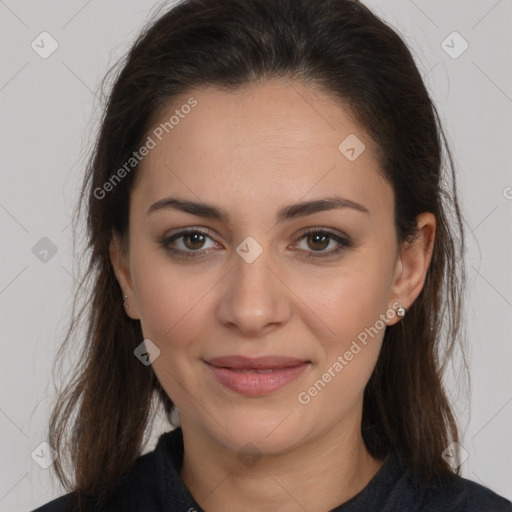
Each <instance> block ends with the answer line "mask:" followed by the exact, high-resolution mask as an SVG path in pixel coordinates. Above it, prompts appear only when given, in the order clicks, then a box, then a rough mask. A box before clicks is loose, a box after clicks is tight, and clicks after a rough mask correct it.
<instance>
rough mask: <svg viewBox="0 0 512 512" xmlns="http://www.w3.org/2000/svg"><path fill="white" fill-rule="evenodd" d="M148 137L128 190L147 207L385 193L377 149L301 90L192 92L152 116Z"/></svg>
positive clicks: (346, 116)
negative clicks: (179, 199)
mask: <svg viewBox="0 0 512 512" xmlns="http://www.w3.org/2000/svg"><path fill="white" fill-rule="evenodd" d="M190 105H194V106H193V107H190ZM148 136H149V137H151V139H152V140H153V142H154V147H153V148H152V149H151V150H150V151H149V153H148V155H147V156H146V157H145V158H144V159H143V161H142V162H141V165H139V168H138V170H137V173H139V176H138V182H137V184H136V189H138V192H139V195H141V196H143V198H145V202H146V204H147V203H148V202H150V201H156V200H158V199H160V198H162V197H163V194H164V193H165V192H168V193H169V195H171V194H172V195H175V194H176V192H177V191H178V192H183V194H184V195H186V196H188V197H191V198H192V197H193V198H194V199H197V198H201V199H206V198H208V199H211V198H212V197H215V198H217V199H218V200H219V201H220V200H222V199H225V200H226V201H228V202H229V201H232V199H233V193H235V192H237V193H238V197H239V198H240V200H241V201H242V200H243V199H244V198H245V200H248V199H255V198H256V196H259V195H264V196H265V197H267V198H271V197H275V198H276V200H278V199H279V198H280V199H281V202H283V200H284V199H285V198H286V197H288V198H289V200H290V201H296V200H297V199H300V198H303V197H304V196H305V195H306V194H308V193H309V192H311V193H314V192H315V190H316V191H318V192H321V190H324V191H329V192H333V191H334V190H333V189H336V191H339V192H340V193H343V192H346V194H352V195H353V196H354V197H353V199H354V200H355V201H360V202H362V200H363V199H365V200H366V201H372V202H375V200H376V197H370V196H372V193H371V192H373V193H374V194H373V195H375V193H377V195H383V194H384V196H385V195H386V194H388V195H389V186H388V184H387V182H384V180H383V179H382V177H381V173H380V169H379V166H378V163H377V159H376V156H375V155H376V145H375V143H374V142H373V141H372V140H371V139H370V137H369V136H368V135H367V134H366V133H365V132H364V131H363V130H362V129H361V128H360V126H359V125H358V123H357V122H356V121H355V120H354V118H353V116H352V115H351V112H350V110H349V109H348V108H347V107H346V106H344V105H343V103H342V102H341V101H339V100H336V99H335V98H334V97H333V96H332V95H330V94H327V93H325V92H322V91H320V90H319V89H316V88H312V87H310V86H306V85H304V84H303V83H301V82H296V81H294V82H292V81H289V80H272V81H268V82H262V83H256V84H250V85H247V86H244V87H242V88H240V89H237V90H229V91H228V90H222V89H220V88H216V87H213V86H210V87H205V88H203V89H191V90H190V91H188V92H186V93H185V94H182V95H180V96H179V97H175V98H174V99H173V100H172V102H170V103H169V104H168V105H166V107H165V108H163V109H161V110H160V111H159V112H158V114H157V115H155V116H154V117H153V120H152V124H151V128H150V130H149V131H148ZM346 141H348V142H346ZM347 149H348V150H349V152H348V153H347V152H346V151H347ZM352 150H353V151H352ZM354 152H355V156H356V157H357V158H355V159H354V158H353V156H354ZM349 157H350V158H349ZM194 196H195V197H194ZM377 199H378V198H377ZM382 199H383V200H386V197H383V198H382ZM387 199H389V198H387Z"/></svg>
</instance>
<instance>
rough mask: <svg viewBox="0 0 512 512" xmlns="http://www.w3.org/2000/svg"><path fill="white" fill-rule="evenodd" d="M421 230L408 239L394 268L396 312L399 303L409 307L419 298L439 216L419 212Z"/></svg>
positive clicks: (392, 322) (395, 318) (418, 218)
mask: <svg viewBox="0 0 512 512" xmlns="http://www.w3.org/2000/svg"><path fill="white" fill-rule="evenodd" d="M416 225H417V227H418V233H417V236H416V238H415V239H414V240H413V241H412V242H405V243H404V244H403V246H402V248H401V250H400V257H399V259H398V261H397V264H396V267H395V278H394V282H393V288H392V294H391V297H390V299H391V301H392V304H393V306H390V308H391V309H393V310H394V311H395V313H396V309H397V303H400V304H401V305H402V306H403V307H404V308H405V309H406V310H407V309H408V308H410V307H411V304H412V303H413V302H414V301H415V300H416V298H417V297H418V295H419V294H420V292H421V290H422V289H423V285H424V284H425V278H426V275H427V270H428V268H429V265H430V261H431V259H432V252H433V249H434V240H435V232H436V218H435V216H434V214H432V213H430V212H424V213H421V214H420V215H418V217H417V219H416ZM399 320H400V318H399V317H398V316H396V314H395V316H394V317H393V318H392V319H391V320H389V321H388V325H393V324H395V323H397V322H398V321H399Z"/></svg>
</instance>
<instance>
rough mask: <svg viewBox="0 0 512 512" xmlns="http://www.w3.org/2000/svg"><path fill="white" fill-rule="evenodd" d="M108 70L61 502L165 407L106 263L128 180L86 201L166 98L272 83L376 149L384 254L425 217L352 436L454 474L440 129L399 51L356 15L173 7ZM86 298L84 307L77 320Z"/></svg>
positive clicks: (54, 441)
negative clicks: (407, 295)
mask: <svg viewBox="0 0 512 512" xmlns="http://www.w3.org/2000/svg"><path fill="white" fill-rule="evenodd" d="M119 65H120V66H122V68H121V70H120V72H118V73H117V77H116V78H115V81H114V84H113V86H112V88H111V92H110V94H109V97H108V102H107V105H106V107H105V109H104V111H103V117H102V120H101V127H100V130H99V135H98V138H97V140H96V143H95V146H94V150H93V152H92V156H91V158H90V160H89V162H88V165H87V168H86V172H85V178H84V182H83V186H82V189H81V194H80V200H79V205H78V208H77V212H78V215H76V217H75V221H74V222H75V225H76V224H77V223H78V222H79V216H80V215H79V212H80V210H82V206H83V205H84V206H85V208H83V210H84V211H85V212H86V215H87V249H88V251H87V254H88V258H89V259H88V265H87V268H86V271H85V274H84V276H83V278H82V280H81V283H80V285H79V288H78V290H77V292H76V295H75V300H74V302H73V313H72V319H71V323H70V325H69V327H68V329H67V332H66V335H65V338H64V340H63V344H62V346H61V348H60V350H59V357H62V355H63V353H64V350H65V349H66V348H69V347H70V346H73V347H76V338H77V337H78V336H77V335H76V331H77V329H78V325H79V323H80V321H81V320H83V319H84V318H85V322H86V326H87V328H86V333H85V340H84V344H83V347H82V348H81V350H82V352H81V354H80V357H79V358H78V364H77V366H76V367H74V368H73V378H72V379H71V380H70V381H69V382H68V383H67V384H66V386H65V387H64V388H63V389H62V390H61V393H60V396H59V398H58V401H57V403H56V405H55V408H54V410H53V413H52V416H51V419H50V435H49V441H50V444H51V445H52V447H53V448H54V449H55V450H56V451H57V453H58V454H59V457H58V458H57V460H56V461H55V463H54V469H55V471H56V474H57V476H58V478H59V479H60V481H61V483H62V484H63V485H64V487H65V488H66V489H67V490H69V491H73V492H74V494H76V495H78V496H103V495H106V493H107V491H108V489H109V488H111V487H112V486H113V485H114V483H115V482H116V481H118V480H119V479H120V478H121V476H122V475H123V474H125V473H126V472H127V471H128V470H129V469H130V467H131V466H132V465H133V463H134V461H135V460H136V458H137V457H138V456H139V455H140V454H141V453H142V450H143V447H144V439H145V435H146V433H147V429H148V428H149V425H150V423H151V418H153V417H154V416H153V414H154V410H155V409H154V408H155V407H163V410H165V413H166V416H167V419H169V422H170V425H172V421H171V414H172V412H173V403H172V401H171V399H170V398H169V397H168V396H167V394H166V393H165V392H164V391H163V389H162V387H161V386H160V384H159V382H158V380H157V378H156V376H155V374H154V371H153V369H152V367H151V366H144V365H143V364H141V363H140V361H139V360H138V359H137V358H136V357H135V356H134V353H133V352H134V349H135V348H136V347H137V346H138V345H139V344H140V343H141V341H142V339H143V333H142V330H141V326H140V322H139V321H135V320H132V319H130V318H129V317H128V316H127V315H126V312H125V309H124V307H123V302H122V300H121V297H122V291H121V289H120V287H119V284H118V281H117V279H116V276H115V274H114V271H113V267H112V264H111V261H110V257H109V244H110V242H111V240H112V236H113V234H116V235H119V237H120V239H121V240H122V241H123V242H124V245H123V247H124V249H123V250H126V240H127V236H128V218H129V217H128V213H129V205H130V204H129V194H130V190H131V189H132V187H133V184H134V180H135V175H136V173H137V167H135V168H134V170H133V171H132V172H130V173H128V174H127V175H126V176H125V177H124V178H123V179H122V180H119V183H117V184H116V185H115V186H114V187H113V189H112V190H111V191H110V192H109V193H108V194H105V195H104V197H103V198H101V199H99V198H98V197H97V195H98V194H97V193H96V194H95V191H97V189H98V188H101V187H102V186H103V185H104V183H106V182H107V181H109V180H110V179H111V178H112V176H113V174H114V173H115V172H116V170H118V169H119V168H121V167H122V166H123V165H124V164H125V163H126V162H127V161H128V160H129V159H130V157H131V156H132V154H133V152H134V151H136V150H137V149H139V148H140V146H141V144H142V143H143V141H144V140H145V137H146V136H147V134H148V133H149V130H151V127H152V122H153V120H154V119H155V115H157V114H158V112H160V110H161V109H162V108H163V107H165V106H166V105H168V104H169V102H170V101H172V100H173V98H175V97H176V96H177V95H178V94H183V93H187V92H188V91H192V90H193V89H194V88H200V87H207V86H214V87H219V88H222V89H224V90H227V91H232V90H234V91H236V90H239V89H240V88H241V87H242V86H244V85H250V84H256V83H261V82H264V81H265V80H270V79H272V78H284V79H294V80H300V81H302V83H304V84H306V85H309V86H310V87H316V88H318V89H319V90H322V91H325V92H326V93H328V94H329V95H330V96H331V97H332V98H334V99H336V100H339V101H342V102H343V103H344V104H345V105H347V106H348V108H349V109H350V111H351V113H352V114H353V116H354V118H355V120H356V121H357V122H358V123H359V125H360V126H361V127H362V129H363V130H364V131H365V132H366V133H367V134H368V135H369V136H370V137H371V138H372V139H373V141H375V143H376V146H377V150H378V151H377V152H378V160H379V171H380V172H381V173H382V175H383V176H384V177H385V179H386V180H387V181H388V182H389V183H390V184H391V186H392V189H393V191H394V202H395V205H394V206H395V213H394V222H395V227H396V233H397V240H398V242H399V243H405V242H408V241H409V242H410V241H412V240H414V237H415V236H416V235H417V225H416V219H417V216H418V215H419V214H420V213H422V212H431V213H433V214H434V215H435V218H436V221H437V224H436V236H435V242H434V247H433V255H432V259H431V263H430V266H429V268H428V270H427V274H426V280H425V283H424V286H423V289H422V291H421V293H420V295H419V296H418V298H417V299H416V301H415V302H414V303H413V304H412V305H411V306H410V308H409V309H408V312H407V315H406V317H405V318H404V319H403V320H402V321H401V322H399V323H398V324H395V325H393V326H387V327H386V330H385V334H384V339H383V344H382V348H381V352H380V355H379V359H378V361H377V363H376V367H375V369H374V371H373V373H372V375H371V378H370V380H369V382H368V384H367V386H366V388H365V392H364V399H363V413H362V424H361V431H362V436H363V439H364V442H365V445H366V447H367V449H368V451H369V452H370V453H371V454H372V455H373V456H375V457H377V458H384V457H385V456H386V455H387V454H388V453H390V452H396V453H397V454H398V455H399V456H400V457H401V459H403V460H405V461H407V463H408V464H409V465H410V468H411V471H412V473H413V474H414V475H417V476H418V478H421V479H422V480H423V481H426V482H427V481H431V480H432V479H435V478H439V477H440V476H441V475H445V474H448V473H451V474H453V471H452V470H451V468H450V467H449V466H448V465H447V463H446V462H445V461H444V459H443V458H442V452H443V450H444V449H445V448H446V447H447V446H448V444H449V443H450V442H451V441H457V440H458V428H457V425H456V421H455V419H454V416H453V414H452V411H451V408H450V404H449V401H448V399H447V395H446V391H445V389H444V386H443V382H442V379H443V372H444V368H445V365H446V362H447V361H448V360H449V359H450V357H452V356H453V352H454V348H456V347H459V348H462V347H461V346H462V343H461V340H462V336H461V331H462V327H463V325H462V321H461V318H462V302H461V301H462V296H463V287H464V283H465V270H464V265H463V249H464V230H463V224H462V216H461V213H460V208H459V205H458V201H457V190H456V183H455V169H454V163H453V160H452V157H451V154H450V151H449V148H448V144H447V141H446V137H445V135H444V133H443V130H442V127H441V122H440V119H439V115H438V113H437V111H436V108H435V106H434V105H433V102H432V100H431V98H430V96H429V93H428V92H427V90H426V87H425V85H424V83H423V80H422V77H421V74H420V73H419V71H418V69H417V67H416V64H415V62H414V59H413V57H412V55H411V53H410V51H409V49H408V48H407V46H406V44H405V43H404V42H403V40H402V39H401V38H400V37H399V36H398V35H397V33H396V32H395V31H394V30H393V29H391V28H390V27H389V26H388V25H387V24H385V23H384V22H383V21H382V20H380V19H379V18H378V17H377V16H376V15H374V14H373V13H372V12H371V11H370V10H369V9H368V8H366V7H365V6H364V5H362V4H360V3H359V2H357V1H355V0H251V1H247V0H185V1H183V2H181V3H179V4H176V5H173V6H172V7H171V8H170V9H169V10H167V11H166V12H164V14H163V15H160V16H159V17H158V19H157V20H156V21H153V22H152V23H151V24H149V25H148V26H147V27H146V28H145V29H144V30H143V31H142V33H141V34H140V35H139V37H138V39H137V40H136V42H135V43H134V45H133V46H132V48H131V50H130V51H129V53H128V54H127V55H126V56H125V57H124V59H123V61H121V63H120V64H119ZM86 282H89V283H90V284H91V286H90V288H91V291H90V294H89V295H88V296H87V300H86V302H85V304H84V305H83V307H82V308H81V310H80V311H78V312H77V308H76V304H77V303H78V297H79V295H81V294H82V293H84V290H85V289H86V286H83V285H84V284H85V283H86ZM462 353H463V352H462ZM152 411H153V412H152ZM68 466H70V468H69V467H68Z"/></svg>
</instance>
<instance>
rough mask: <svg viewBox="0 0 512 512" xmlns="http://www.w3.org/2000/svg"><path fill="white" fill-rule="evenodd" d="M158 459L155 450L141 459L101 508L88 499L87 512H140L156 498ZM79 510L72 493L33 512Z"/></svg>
mask: <svg viewBox="0 0 512 512" xmlns="http://www.w3.org/2000/svg"><path fill="white" fill-rule="evenodd" d="M156 458H157V453H156V450H153V451H151V452H149V453H146V454H144V455H141V456H140V457H138V458H137V459H136V460H135V462H134V463H133V466H132V467H131V468H130V470H129V471H128V472H127V473H126V474H125V475H123V476H122V477H121V478H120V479H119V481H118V482H117V483H116V485H115V486H113V488H112V489H111V491H110V493H109V495H108V497H107V498H106V501H105V502H104V503H102V504H101V505H98V504H97V502H95V501H94V500H88V501H87V502H86V505H85V510H89V509H90V510H94V511H95V512H100V511H105V512H107V511H108V512H128V511H130V510H139V506H140V505H141V504H148V503H150V502H151V501H152V500H153V499H154V495H155V493H154V487H155V485H157V479H156V478H155V473H156V471H157V469H156V467H155V466H156ZM76 510H77V499H76V494H75V493H73V492H71V493H68V494H65V495H64V496H60V497H59V498H56V499H54V500H52V501H50V502H48V503H46V504H44V505H42V506H40V507H39V508H36V509H34V510H33V511H32V512H75V511H76ZM142 510H144V508H143V509H142Z"/></svg>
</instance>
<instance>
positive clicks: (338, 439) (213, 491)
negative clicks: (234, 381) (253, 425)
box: [180, 419, 382, 512]
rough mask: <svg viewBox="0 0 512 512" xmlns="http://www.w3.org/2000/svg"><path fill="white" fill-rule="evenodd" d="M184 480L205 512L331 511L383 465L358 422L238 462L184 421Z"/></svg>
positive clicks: (205, 434)
mask: <svg viewBox="0 0 512 512" xmlns="http://www.w3.org/2000/svg"><path fill="white" fill-rule="evenodd" d="M182 431H183V443H184V457H183V465H182V469H181V472H180V476H181V478H182V480H183V481H184V483H185V485H186V486H187V487H188V489H189V491H190V492H191V494H192V496H193V497H194V499H195V500H196V501H197V503H198V504H199V505H200V506H201V507H202V508H203V509H204V510H205V511H207V512H221V511H225V510H226V504H227V503H229V508H230V510H237V511H240V512H243V511H251V512H254V511H260V510H261V511H263V510H279V511H283V512H288V511H290V512H292V511H294V512H295V511H296V510H308V511H310V512H325V510H331V509H333V508H335V507H337V506H339V505H340V504H342V503H344V502H345V501H347V500H349V499H350V498H352V497H353V496H355V495H356V494H357V493H358V492H360V491H361V490H362V489H363V488H364V487H365V486H366V485H367V484H368V482H369V481H370V480H371V479H372V478H373V477H374V476H375V474H376V473H377V471H378V470H379V469H380V467H381V466H382V461H379V460H376V459H374V458H373V457H372V456H371V455H370V454H369V453H368V451H367V450H366V447H365V445H364V442H363V439H362V437H361V434H360V423H357V424H355V425H352V427H351V428H350V429H349V430H347V426H346V425H345V426H344V427H343V428H341V426H340V427H339V428H335V429H332V430H331V431H329V432H327V433H322V435H321V436H318V438H315V439H310V440H306V441H304V442H302V443H301V444H300V446H297V447H295V448H293V449H292V450H289V451H287V452H286V453H282V454H279V455H273V456H269V455H264V454H258V455H261V458H259V459H258V458H255V459H253V460H252V461H251V460H250V459H249V460H245V463H244V462H243V461H241V460H240V458H239V457H238V456H237V453H236V452H233V451H232V450H229V449H228V448H226V447H225V446H223V445H222V444H220V443H218V442H216V441H215V439H213V438H212V437H210V436H209V435H208V434H207V433H205V432H204V431H203V430H201V429H199V428H197V427H196V426H195V425H193V424H191V423H189V422H188V421H187V420H186V419H183V420H182Z"/></svg>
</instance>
